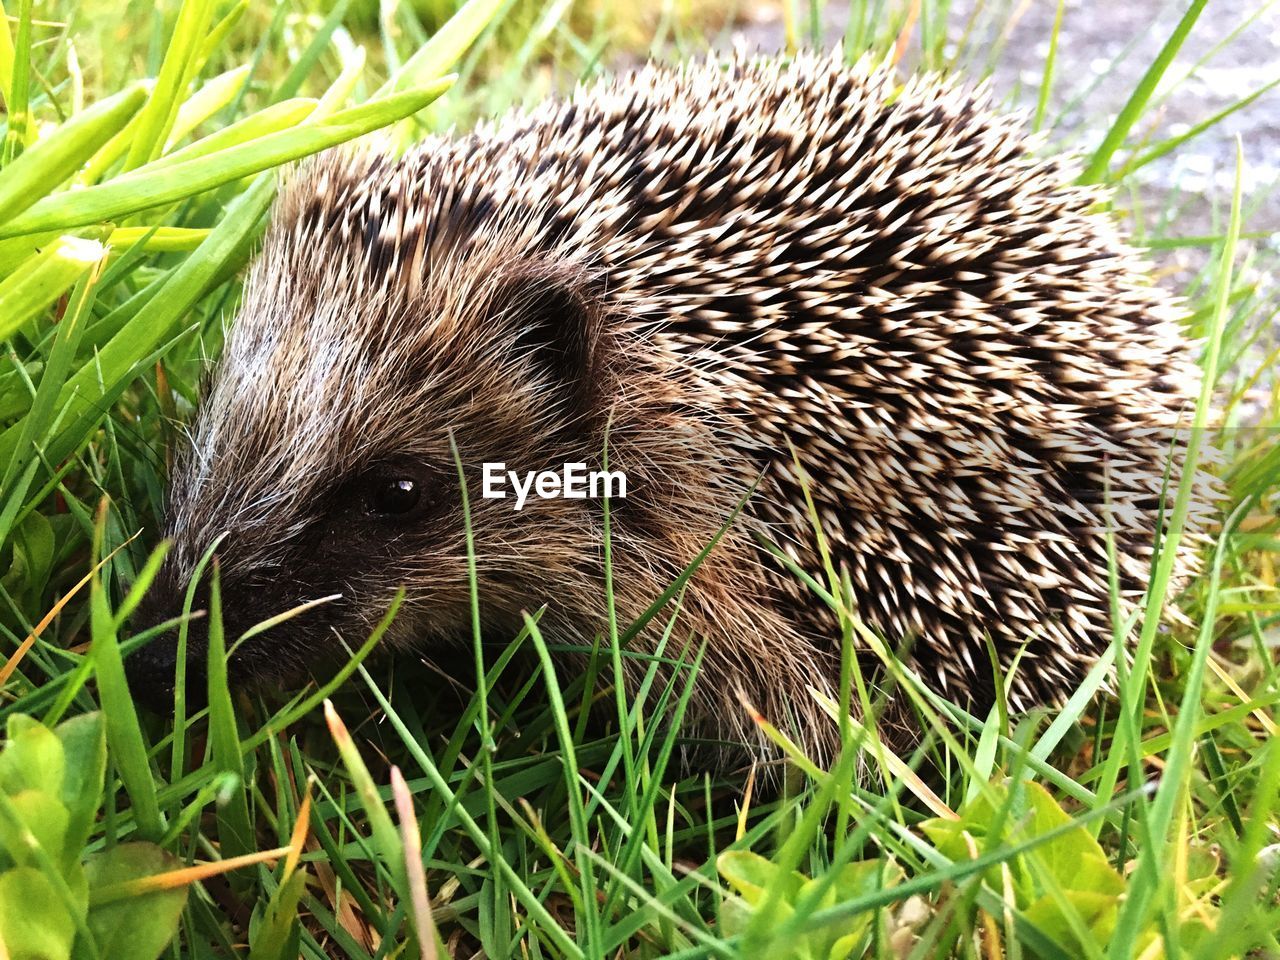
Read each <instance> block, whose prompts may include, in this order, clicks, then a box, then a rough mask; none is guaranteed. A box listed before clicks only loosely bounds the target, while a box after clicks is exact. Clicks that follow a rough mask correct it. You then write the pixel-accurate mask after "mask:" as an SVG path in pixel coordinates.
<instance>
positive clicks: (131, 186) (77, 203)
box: [0, 77, 453, 237]
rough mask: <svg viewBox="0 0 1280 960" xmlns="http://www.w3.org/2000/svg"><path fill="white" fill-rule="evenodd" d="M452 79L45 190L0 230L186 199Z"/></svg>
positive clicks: (401, 109) (404, 105)
mask: <svg viewBox="0 0 1280 960" xmlns="http://www.w3.org/2000/svg"><path fill="white" fill-rule="evenodd" d="M452 85H453V78H452V77H446V78H444V79H442V80H438V81H436V82H435V83H433V84H431V85H430V86H428V87H424V88H421V89H416V90H410V91H408V92H406V93H396V94H392V95H391V96H388V97H384V98H382V99H380V100H374V101H372V102H370V103H366V104H363V105H361V106H358V107H352V108H351V109H350V110H343V111H340V112H338V113H335V114H334V115H333V116H332V117H330V118H329V119H327V120H323V121H321V122H319V123H315V124H303V125H299V126H297V127H295V128H293V129H292V130H282V131H279V132H277V133H271V134H268V135H267V136H264V137H260V138H258V139H257V140H255V141H253V142H252V143H249V144H242V145H239V146H237V147H235V148H232V149H224V150H218V151H215V152H214V153H210V154H206V155H205V156H201V157H196V158H195V159H192V160H187V161H185V162H183V163H177V164H174V165H173V166H162V167H161V168H160V169H155V170H152V171H150V172H148V173H146V174H145V175H144V174H142V173H141V172H139V174H138V175H136V176H132V177H117V178H115V179H114V180H111V181H109V182H107V183H104V184H100V185H98V186H95V187H88V188H86V189H84V190H79V191H76V192H74V193H63V194H57V195H55V196H52V197H46V198H45V199H44V200H41V201H40V202H38V203H36V204H35V205H34V206H32V207H31V209H29V210H28V211H27V212H26V213H24V214H22V215H21V216H19V217H17V218H15V219H13V220H11V221H10V222H8V223H6V224H3V225H0V237H14V236H19V235H21V234H24V233H39V232H41V231H44V230H57V229H64V228H68V227H78V226H83V225H86V224H92V223H100V222H102V221H105V220H113V219H116V218H118V217H123V216H126V215H128V214H131V213H137V212H139V211H141V210H149V209H151V208H153V207H160V206H165V205H167V204H170V203H174V202H176V201H178V200H184V199H186V198H188V197H192V196H195V195H196V194H198V193H203V192H204V191H206V190H212V189H213V188H214V187H220V186H222V185H223V184H224V183H231V182H233V181H235V180H239V179H241V178H242V177H247V176H250V175H252V174H255V173H259V172H260V171H262V170H266V169H269V168H271V167H278V166H280V165H281V164H285V163H289V162H290V161H292V160H297V159H300V158H301V157H305V156H307V155H309V154H312V153H318V152H319V151H321V150H326V149H328V148H329V147H333V146H336V145H338V144H340V143H345V142H347V141H348V140H354V139H355V138H356V137H359V136H363V135H364V134H366V133H370V132H372V131H374V130H377V129H378V128H379V127H385V126H387V125H388V124H390V123H394V122H395V121H397V120H400V119H402V118H404V117H408V116H412V115H413V114H415V113H417V112H418V111H419V110H421V109H422V108H423V107H425V106H426V105H427V104H429V103H430V102H431V101H433V100H435V99H436V97H438V96H440V94H442V93H444V92H445V91H446V90H448V89H449V87H451V86H452Z"/></svg>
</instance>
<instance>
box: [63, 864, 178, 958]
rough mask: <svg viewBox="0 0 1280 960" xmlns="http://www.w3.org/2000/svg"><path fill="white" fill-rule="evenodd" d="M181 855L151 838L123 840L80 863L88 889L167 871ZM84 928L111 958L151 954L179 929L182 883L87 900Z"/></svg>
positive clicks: (143, 956)
mask: <svg viewBox="0 0 1280 960" xmlns="http://www.w3.org/2000/svg"><path fill="white" fill-rule="evenodd" d="M181 866H182V861H180V860H179V859H178V858H177V857H175V856H173V854H171V853H167V852H166V851H164V850H162V849H161V848H160V847H157V846H155V845H154V844H151V843H122V844H120V845H119V846H116V847H112V848H111V849H110V850H106V851H103V852H102V853H99V854H95V855H94V856H92V857H90V858H89V859H88V861H86V863H85V874H86V876H87V877H88V880H89V889H90V891H93V890H100V889H102V888H104V887H108V886H115V885H116V884H121V883H127V882H128V881H130V880H139V879H142V878H143V877H150V876H155V875H156V874H160V873H167V872H168V871H170V870H176V869H178V868H180V867H181ZM92 903H93V897H92V893H91V894H90V905H91V906H90V909H89V929H90V930H91V931H92V932H93V936H94V939H95V940H97V943H98V950H99V952H100V954H101V956H102V957H104V958H107V957H110V958H111V960H155V958H156V957H158V956H159V955H160V953H161V951H163V950H164V948H165V946H166V945H167V944H168V943H169V941H170V940H172V939H173V935H174V934H175V933H177V932H178V921H179V920H180V919H181V917H182V910H183V908H184V907H185V906H186V904H187V888H186V887H185V886H177V887H173V888H169V889H165V890H158V891H156V892H154V893H146V894H142V895H141V896H136V897H130V898H128V899H125V900H113V901H112V902H110V903H107V904H102V905H99V906H92Z"/></svg>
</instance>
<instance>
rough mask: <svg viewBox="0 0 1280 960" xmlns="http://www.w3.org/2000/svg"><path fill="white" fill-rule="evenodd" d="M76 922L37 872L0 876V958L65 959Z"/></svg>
mask: <svg viewBox="0 0 1280 960" xmlns="http://www.w3.org/2000/svg"><path fill="white" fill-rule="evenodd" d="M75 935H76V921H75V918H74V917H73V916H72V915H71V913H70V912H69V911H68V910H67V907H66V905H65V904H64V903H63V901H62V899H61V898H60V897H59V896H58V894H57V891H56V890H55V889H54V887H53V884H52V883H50V881H49V878H48V877H46V876H45V875H44V874H43V873H41V872H40V871H39V870H36V869H34V868H32V867H15V868H14V869H12V870H6V871H5V872H4V873H0V956H7V957H8V960H67V958H69V957H70V956H71V944H72V942H73V941H74V940H75Z"/></svg>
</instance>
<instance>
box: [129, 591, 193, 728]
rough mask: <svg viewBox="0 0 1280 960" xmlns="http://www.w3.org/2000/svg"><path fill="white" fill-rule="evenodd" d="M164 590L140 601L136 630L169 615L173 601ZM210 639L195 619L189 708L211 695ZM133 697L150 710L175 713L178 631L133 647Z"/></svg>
mask: <svg viewBox="0 0 1280 960" xmlns="http://www.w3.org/2000/svg"><path fill="white" fill-rule="evenodd" d="M163 594H164V591H163V590H161V591H152V592H151V593H150V594H148V595H147V597H146V598H145V599H144V600H143V602H142V603H141V604H139V606H138V609H137V611H136V612H135V613H134V616H133V618H132V620H133V624H134V629H135V632H136V631H138V630H142V629H145V628H146V627H148V626H151V625H153V624H159V623H163V622H164V621H165V620H167V619H169V616H170V615H169V612H168V611H169V607H170V605H169V604H167V603H165V602H164V600H165V598H164V595H163ZM206 650H207V641H206V639H205V634H204V629H203V623H202V621H200V620H193V621H192V622H191V623H190V625H189V626H188V628H187V657H186V670H185V674H186V677H185V683H184V684H183V693H184V694H185V703H186V712H187V714H188V715H190V714H191V713H192V712H193V711H195V710H199V709H200V708H201V707H203V706H204V704H205V701H206V700H207V699H208V682H207V676H208V673H207V669H206V666H205V660H206ZM124 668H125V676H126V677H127V679H128V681H129V692H130V693H131V694H133V699H134V700H135V701H136V702H137V703H140V704H142V705H143V706H144V707H146V708H147V709H148V710H151V711H153V712H155V713H158V714H160V715H161V716H165V717H169V716H172V715H173V704H174V692H175V690H176V688H177V682H178V631H177V630H169V631H167V632H165V633H162V634H160V636H158V637H155V638H153V639H151V640H149V641H148V642H147V643H146V644H145V645H144V646H142V647H141V648H139V649H137V650H135V651H133V653H132V654H130V655H129V658H128V659H127V660H125V664H124Z"/></svg>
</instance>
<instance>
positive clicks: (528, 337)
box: [499, 275, 599, 413]
mask: <svg viewBox="0 0 1280 960" xmlns="http://www.w3.org/2000/svg"><path fill="white" fill-rule="evenodd" d="M503 301H505V302H503ZM499 302H500V303H501V309H502V312H503V314H504V315H505V317H506V322H507V323H509V324H511V325H512V327H513V328H514V332H515V336H514V338H513V339H512V341H511V342H512V352H513V358H514V359H515V360H516V361H517V362H520V363H523V364H526V365H528V366H529V367H531V368H532V371H533V373H534V375H535V376H537V377H539V378H542V379H544V380H545V381H546V383H547V384H548V386H549V387H550V388H551V389H552V390H553V391H555V392H556V393H557V394H558V395H559V396H560V398H561V402H562V403H563V404H564V405H565V408H566V410H569V411H571V412H574V413H580V412H582V411H583V410H584V409H586V406H587V404H588V403H589V401H590V391H591V383H592V375H591V370H592V366H593V362H594V353H595V344H596V339H597V335H598V330H599V316H598V308H597V306H596V305H595V304H594V303H593V302H592V299H591V298H590V296H589V295H588V294H587V292H586V291H585V290H583V289H582V288H581V287H580V286H579V285H578V284H577V283H576V282H575V280H574V279H572V278H565V277H559V276H550V277H549V276H546V275H541V276H532V277H522V278H519V279H515V280H511V281H509V282H508V283H506V284H504V285H503V290H502V294H501V295H500V301H499Z"/></svg>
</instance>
